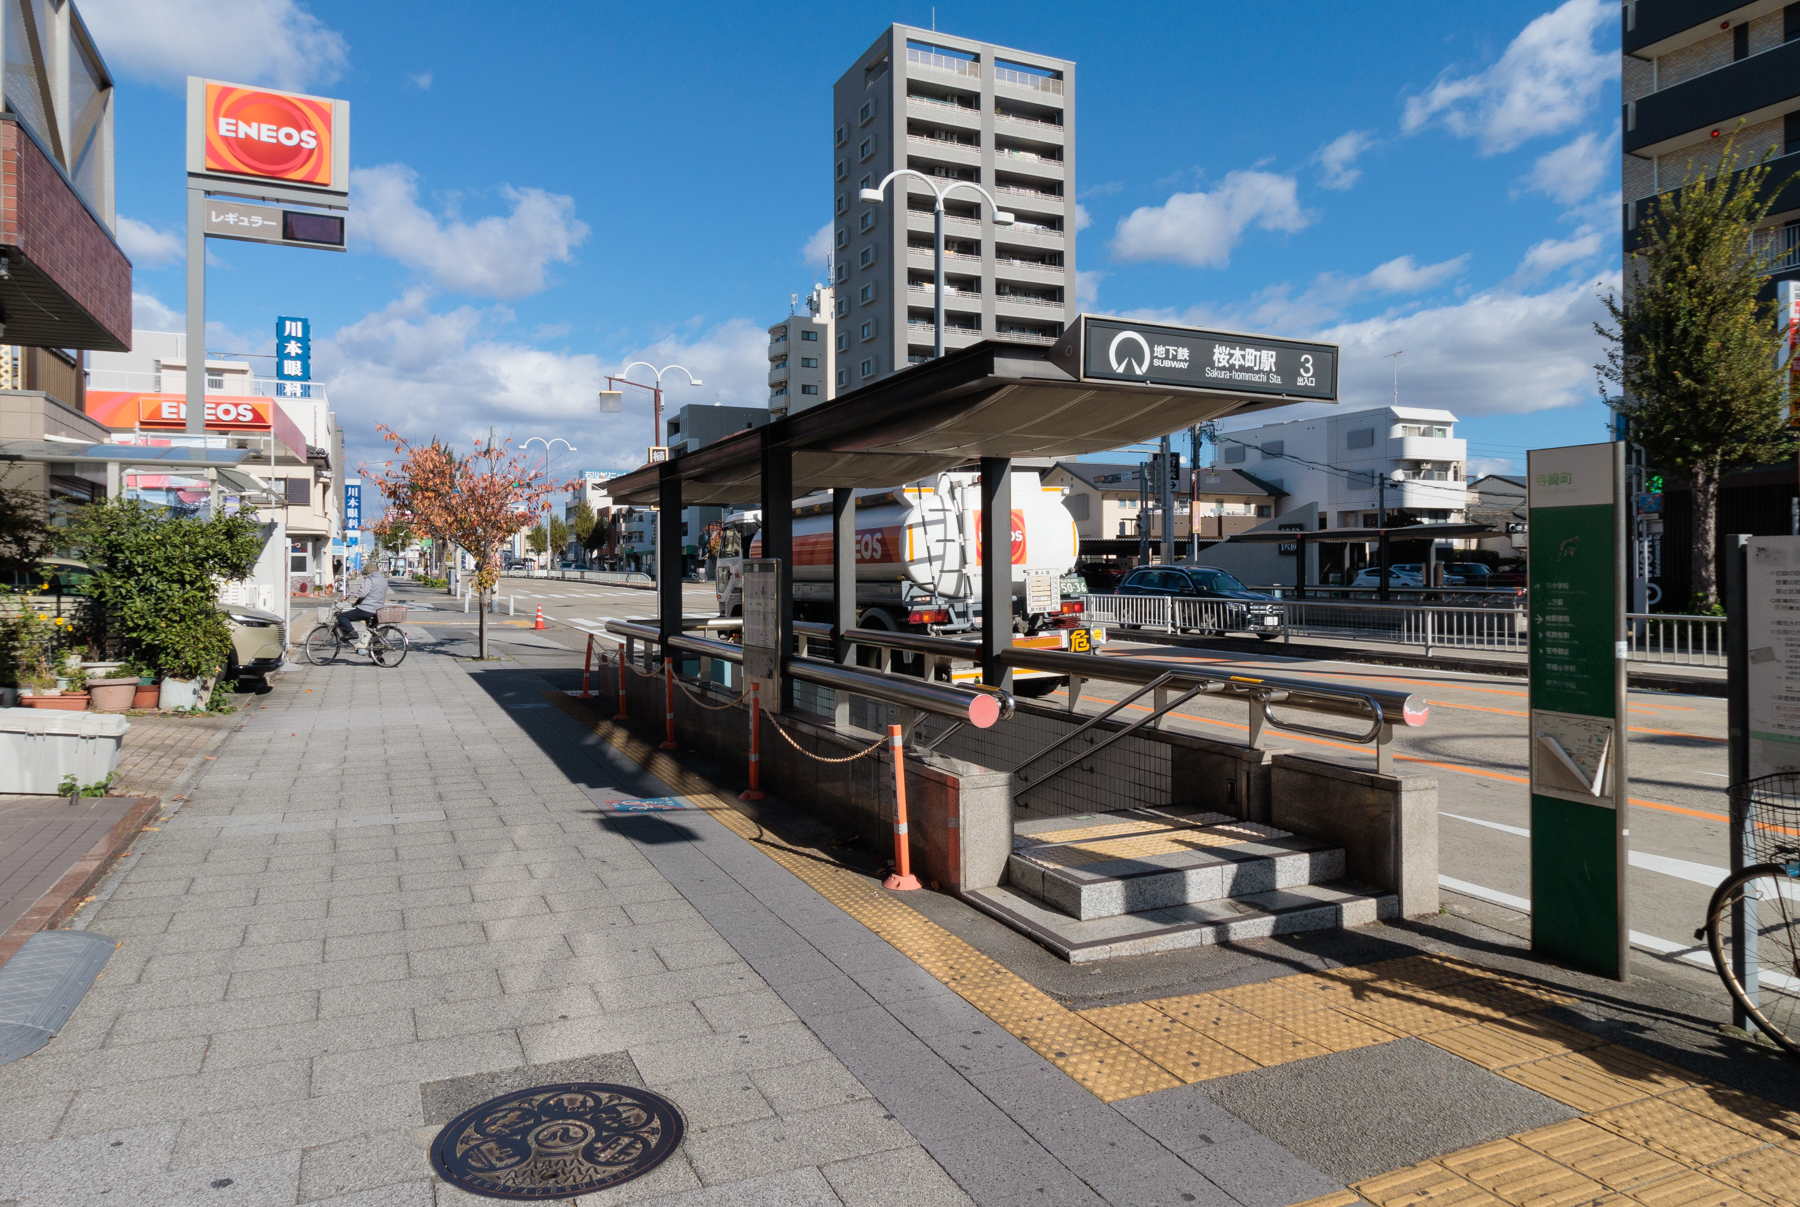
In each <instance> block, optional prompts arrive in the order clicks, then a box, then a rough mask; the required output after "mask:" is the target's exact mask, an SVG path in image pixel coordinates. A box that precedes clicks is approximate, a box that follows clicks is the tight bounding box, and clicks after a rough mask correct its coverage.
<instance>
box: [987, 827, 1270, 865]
mask: <svg viewBox="0 0 1800 1207" xmlns="http://www.w3.org/2000/svg"><path fill="white" fill-rule="evenodd" d="M1256 838H1257V836H1256V835H1248V834H1243V833H1229V834H1225V833H1215V832H1213V831H1212V830H1178V831H1175V832H1172V833H1167V834H1140V835H1135V836H1133V835H1127V836H1126V837H1124V838H1103V839H1100V840H1099V841H1097V842H1072V843H1065V844H1064V845H1062V846H1054V847H1026V848H1025V849H1023V850H1021V851H1018V852H1016V854H1018V855H1019V856H1020V858H1023V859H1029V860H1031V861H1032V862H1033V863H1041V864H1043V865H1045V866H1046V867H1062V868H1066V867H1079V866H1080V865H1082V864H1085V863H1101V862H1104V861H1106V860H1111V859H1142V858H1144V857H1146V856H1150V855H1179V854H1181V853H1183V852H1185V851H1202V850H1205V849H1207V848H1208V847H1234V846H1238V845H1239V844H1241V843H1246V842H1255V841H1256Z"/></svg>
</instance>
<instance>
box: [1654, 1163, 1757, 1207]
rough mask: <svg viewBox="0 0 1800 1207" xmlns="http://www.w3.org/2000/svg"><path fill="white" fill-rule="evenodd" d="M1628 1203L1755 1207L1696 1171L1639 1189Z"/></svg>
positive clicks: (1673, 1206)
mask: <svg viewBox="0 0 1800 1207" xmlns="http://www.w3.org/2000/svg"><path fill="white" fill-rule="evenodd" d="M1631 1201H1632V1202H1634V1203H1641V1204H1643V1207H1756V1200H1755V1199H1752V1198H1750V1197H1749V1196H1748V1195H1746V1194H1744V1193H1743V1192H1742V1191H1740V1190H1738V1189H1737V1188H1735V1187H1733V1186H1728V1185H1726V1184H1725V1183H1724V1182H1721V1181H1719V1180H1718V1179H1717V1178H1710V1177H1707V1176H1706V1175H1705V1174H1703V1173H1701V1172H1700V1171H1699V1170H1697V1169H1690V1170H1687V1171H1686V1172H1684V1173H1678V1174H1676V1175H1675V1176H1674V1177H1672V1178H1665V1179H1663V1180H1662V1181H1660V1182H1652V1183H1650V1185H1648V1186H1640V1187H1638V1188H1637V1189H1636V1190H1634V1191H1632V1192H1631Z"/></svg>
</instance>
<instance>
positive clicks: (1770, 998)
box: [1706, 863, 1800, 1056]
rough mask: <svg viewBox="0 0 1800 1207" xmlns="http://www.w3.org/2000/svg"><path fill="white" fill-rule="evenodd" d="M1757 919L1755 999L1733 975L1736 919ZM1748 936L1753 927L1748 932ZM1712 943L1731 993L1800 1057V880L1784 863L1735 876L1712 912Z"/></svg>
mask: <svg viewBox="0 0 1800 1207" xmlns="http://www.w3.org/2000/svg"><path fill="white" fill-rule="evenodd" d="M1739 907H1742V909H1743V910H1744V911H1745V913H1746V915H1747V918H1749V917H1753V918H1755V939H1756V963H1757V967H1758V974H1757V993H1756V999H1755V1000H1754V1001H1752V1000H1751V998H1750V995H1749V993H1747V992H1746V991H1745V988H1744V986H1743V984H1742V983H1741V982H1740V981H1739V980H1738V978H1737V974H1736V973H1735V972H1734V971H1733V970H1732V967H1731V957H1732V948H1733V946H1734V942H1733V940H1734V939H1736V937H1737V925H1738V924H1737V921H1736V919H1735V918H1734V916H1733V915H1734V914H1735V913H1736V912H1737V911H1738V909H1739ZM1744 931H1745V934H1746V936H1748V935H1749V933H1750V927H1749V926H1748V925H1747V924H1746V925H1745V927H1744ZM1706 942H1707V946H1708V947H1710V948H1711V949H1712V958H1713V965H1714V967H1716V968H1717V969H1718V971H1719V979H1720V980H1722V981H1724V982H1725V991H1726V992H1727V993H1729V994H1730V995H1731V998H1732V1000H1733V1001H1735V1002H1736V1003H1737V1004H1738V1006H1739V1007H1741V1008H1742V1009H1743V1011H1744V1013H1746V1014H1748V1015H1749V1016H1750V1017H1751V1018H1752V1019H1753V1020H1755V1022H1756V1025H1757V1026H1758V1027H1760V1028H1762V1031H1763V1033H1764V1034H1765V1035H1767V1036H1768V1037H1769V1038H1770V1039H1772V1040H1774V1041H1775V1042H1776V1043H1778V1044H1780V1045H1781V1046H1782V1047H1783V1048H1785V1049H1787V1051H1788V1053H1789V1054H1790V1055H1793V1056H1800V878H1797V877H1795V876H1794V875H1791V874H1790V873H1789V871H1788V868H1787V867H1786V866H1784V865H1782V864H1778V863H1761V864H1757V865H1756V866H1755V867H1748V868H1745V869H1744V870H1743V871H1741V872H1739V873H1738V874H1737V875H1735V876H1732V877H1729V878H1728V879H1727V880H1726V881H1725V883H1723V884H1721V885H1720V886H1719V887H1718V888H1717V889H1716V890H1714V892H1713V896H1712V903H1711V904H1710V905H1708V906H1707V910H1706Z"/></svg>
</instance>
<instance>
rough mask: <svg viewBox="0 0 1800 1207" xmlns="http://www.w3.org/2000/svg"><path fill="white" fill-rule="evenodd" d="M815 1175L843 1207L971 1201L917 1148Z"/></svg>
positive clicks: (963, 1204)
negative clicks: (823, 1176)
mask: <svg viewBox="0 0 1800 1207" xmlns="http://www.w3.org/2000/svg"><path fill="white" fill-rule="evenodd" d="M819 1172H820V1173H822V1174H824V1175H825V1180H826V1181H828V1182H830V1183H831V1189H832V1190H834V1191H835V1192H837V1196H838V1198H839V1199H841V1200H842V1201H843V1203H844V1207H887V1205H888V1204H891V1203H893V1202H895V1200H896V1199H901V1198H903V1199H904V1201H905V1203H906V1207H968V1205H969V1204H971V1203H972V1202H973V1200H971V1199H970V1198H969V1196H968V1195H966V1194H964V1193H963V1192H962V1189H961V1188H960V1187H958V1186H957V1185H956V1183H955V1182H953V1181H951V1180H950V1177H949V1175H948V1174H946V1173H945V1172H944V1170H943V1167H942V1166H940V1165H939V1164H938V1163H937V1162H936V1161H933V1160H932V1159H931V1157H930V1155H929V1154H927V1153H926V1152H925V1151H924V1150H923V1149H920V1148H898V1149H891V1150H889V1151H887V1152H879V1153H871V1154H870V1155H868V1156H864V1157H851V1158H848V1159H846V1160H843V1161H835V1162H833V1163H831V1164H829V1165H823V1166H820V1168H819Z"/></svg>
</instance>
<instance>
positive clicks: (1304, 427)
mask: <svg viewBox="0 0 1800 1207" xmlns="http://www.w3.org/2000/svg"><path fill="white" fill-rule="evenodd" d="M1455 433H1456V416H1455V415H1452V414H1451V413H1450V412H1449V411H1440V410H1433V409H1428V408H1424V407H1392V406H1389V407H1375V408H1373V409H1371V410H1366V411H1351V412H1349V413H1347V414H1336V413H1334V414H1327V415H1320V416H1318V417H1317V418H1314V419H1293V420H1289V421H1288V422H1286V423H1266V424H1263V425H1262V426H1260V427H1253V428H1241V429H1238V430H1235V431H1227V432H1221V433H1220V434H1219V443H1218V465H1219V468H1222V469H1244V470H1246V471H1248V472H1249V473H1251V474H1253V475H1254V476H1255V477H1256V478H1257V480H1258V481H1261V482H1265V483H1267V484H1268V485H1270V486H1273V487H1275V488H1276V489H1277V490H1279V491H1281V492H1283V493H1282V494H1281V495H1280V496H1279V497H1278V501H1277V504H1276V507H1275V515H1276V517H1277V518H1279V517H1282V516H1285V515H1287V514H1288V513H1289V512H1292V511H1296V510H1298V509H1300V508H1302V507H1305V506H1307V505H1308V504H1312V505H1314V506H1316V507H1317V508H1318V519H1319V526H1320V527H1336V528H1371V527H1374V526H1375V524H1376V521H1377V518H1378V516H1379V513H1380V512H1381V511H1382V510H1383V508H1385V509H1386V511H1387V512H1388V513H1389V521H1390V523H1391V522H1392V521H1393V519H1394V516H1393V513H1395V512H1404V513H1405V517H1406V518H1408V519H1410V520H1411V521H1413V522H1415V523H1421V524H1425V523H1446V522H1450V521H1454V520H1462V519H1464V518H1465V516H1466V513H1467V510H1468V484H1467V482H1465V481H1464V475H1463V467H1464V465H1465V464H1467V462H1468V443H1467V442H1466V441H1464V440H1461V439H1458V438H1457V436H1456V434H1455Z"/></svg>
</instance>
